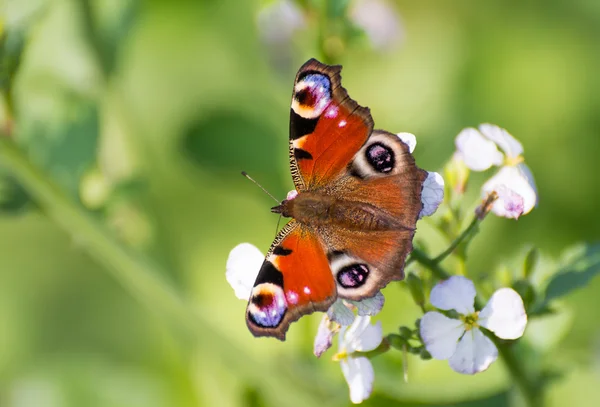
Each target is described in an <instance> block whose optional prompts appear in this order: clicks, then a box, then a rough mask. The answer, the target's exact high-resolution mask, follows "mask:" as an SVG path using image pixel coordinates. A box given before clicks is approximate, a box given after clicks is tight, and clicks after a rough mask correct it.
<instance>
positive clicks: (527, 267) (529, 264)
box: [523, 247, 540, 278]
mask: <svg viewBox="0 0 600 407" xmlns="http://www.w3.org/2000/svg"><path fill="white" fill-rule="evenodd" d="M539 259H540V252H539V250H538V249H537V247H532V248H531V249H530V250H529V251H528V252H527V255H526V256H525V262H524V263H523V275H524V276H525V278H529V277H530V276H531V275H532V274H533V272H534V271H535V268H536V266H537V265H538V263H539Z"/></svg>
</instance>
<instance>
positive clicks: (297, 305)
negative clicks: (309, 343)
mask: <svg viewBox="0 0 600 407" xmlns="http://www.w3.org/2000/svg"><path fill="white" fill-rule="evenodd" d="M340 70H341V67H339V66H328V65H324V64H321V63H320V62H318V61H316V60H314V59H311V60H309V61H308V62H306V63H305V64H304V65H303V66H302V67H301V68H300V70H299V71H298V74H297V75H296V80H295V82H294V90H293V94H292V104H291V111H290V143H289V155H290V168H291V173H292V179H293V181H294V185H295V186H296V191H297V194H295V196H293V197H290V198H288V199H286V200H284V201H283V202H282V203H281V204H280V205H278V206H276V207H274V208H272V211H273V212H275V213H280V214H282V215H283V216H285V217H290V218H293V219H292V220H290V222H288V223H287V224H286V225H285V226H284V227H283V229H282V230H281V231H280V232H279V233H278V235H277V237H276V238H275V241H274V242H273V244H272V245H271V248H270V249H269V251H268V253H267V256H266V258H265V261H264V263H263V265H262V267H261V270H260V272H259V274H258V277H257V279H256V282H255V284H254V288H253V290H252V293H251V297H250V301H249V302H248V307H247V311H246V323H247V325H248V328H249V329H250V331H251V332H252V333H253V334H254V335H255V336H274V337H276V338H278V339H281V340H284V339H285V333H286V331H287V329H288V327H289V324H290V323H291V322H293V321H295V320H297V319H298V318H300V317H301V316H302V315H305V314H309V313H312V312H314V311H326V310H327V309H328V308H329V307H330V306H331V304H332V303H333V302H334V301H335V299H336V298H338V297H341V298H345V299H350V300H361V299H364V298H369V297H372V296H374V295H375V294H377V292H378V291H379V290H381V289H382V288H383V287H385V286H386V285H387V284H388V283H389V282H390V281H392V280H401V279H402V278H403V277H404V273H403V269H404V262H405V260H406V256H407V255H408V253H409V252H410V251H411V250H412V238H413V235H414V232H415V229H416V221H417V219H418V216H419V213H420V211H421V209H422V203H421V192H422V188H423V182H424V180H425V178H426V176H427V173H426V172H425V171H423V170H421V169H419V168H418V167H417V166H416V165H415V163H414V159H413V157H412V155H411V153H410V149H409V147H408V145H406V144H405V143H404V142H402V141H401V140H400V139H399V138H398V137H397V136H396V135H395V134H392V133H388V132H386V131H382V130H373V120H372V118H371V115H370V113H369V109H367V108H365V107H361V106H359V105H358V104H357V103H356V102H355V101H354V100H352V99H350V97H349V96H348V94H347V92H346V90H345V89H344V88H343V87H342V86H341V78H340V75H339V72H340Z"/></svg>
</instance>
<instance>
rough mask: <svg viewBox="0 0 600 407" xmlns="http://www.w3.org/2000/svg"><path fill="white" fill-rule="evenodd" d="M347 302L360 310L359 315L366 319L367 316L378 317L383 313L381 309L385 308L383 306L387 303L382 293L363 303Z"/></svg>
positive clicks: (366, 299)
mask: <svg viewBox="0 0 600 407" xmlns="http://www.w3.org/2000/svg"><path fill="white" fill-rule="evenodd" d="M346 301H348V302H349V303H350V304H353V305H355V306H356V309H357V310H358V312H357V313H358V315H359V316H361V317H364V316H367V315H377V314H378V313H379V311H381V309H382V308H383V304H384V303H385V297H384V296H383V294H382V293H381V291H378V292H377V294H375V296H374V297H371V298H365V299H364V300H361V301H351V300H346Z"/></svg>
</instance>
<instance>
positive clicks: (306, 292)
mask: <svg viewBox="0 0 600 407" xmlns="http://www.w3.org/2000/svg"><path fill="white" fill-rule="evenodd" d="M304 294H306V295H309V294H310V288H308V287H304Z"/></svg>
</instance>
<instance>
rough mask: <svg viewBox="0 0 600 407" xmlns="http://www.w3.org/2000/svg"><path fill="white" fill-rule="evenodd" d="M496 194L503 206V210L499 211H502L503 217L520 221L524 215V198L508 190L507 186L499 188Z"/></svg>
mask: <svg viewBox="0 0 600 407" xmlns="http://www.w3.org/2000/svg"><path fill="white" fill-rule="evenodd" d="M496 193H497V194H498V201H499V202H502V204H503V208H502V209H499V210H501V211H502V215H501V216H503V217H505V218H514V219H519V216H521V215H522V214H523V210H524V207H525V203H524V201H523V197H522V196H521V195H519V194H517V193H516V192H515V191H513V190H512V189H509V188H507V187H506V186H505V185H499V186H497V187H496ZM492 209H493V208H492ZM496 214H497V213H496Z"/></svg>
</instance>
